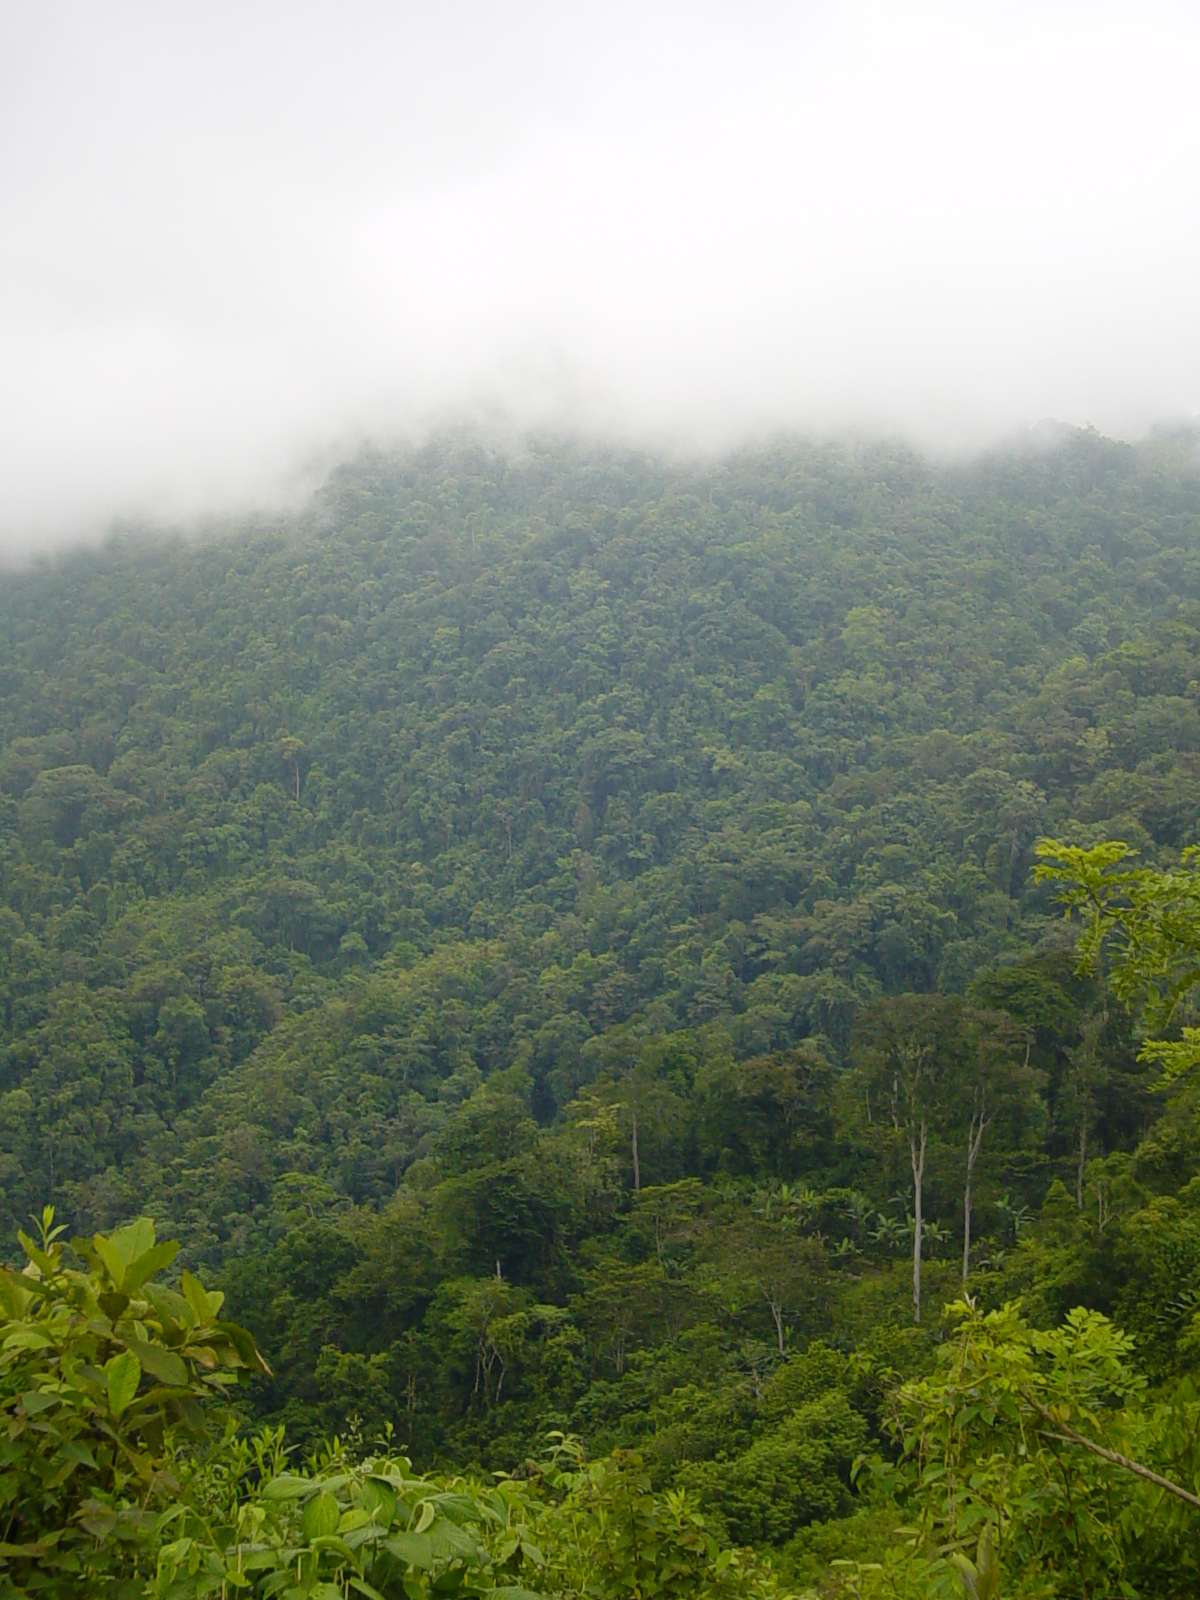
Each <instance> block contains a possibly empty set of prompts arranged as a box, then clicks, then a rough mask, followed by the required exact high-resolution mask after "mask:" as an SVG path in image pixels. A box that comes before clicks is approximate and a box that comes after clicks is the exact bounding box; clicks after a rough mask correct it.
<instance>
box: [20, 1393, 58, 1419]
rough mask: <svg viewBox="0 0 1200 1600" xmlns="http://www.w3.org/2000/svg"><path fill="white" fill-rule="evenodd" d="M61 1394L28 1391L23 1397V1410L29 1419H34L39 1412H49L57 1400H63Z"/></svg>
mask: <svg viewBox="0 0 1200 1600" xmlns="http://www.w3.org/2000/svg"><path fill="white" fill-rule="evenodd" d="M61 1399H62V1396H61V1395H59V1394H48V1393H47V1392H46V1390H45V1389H28V1390H26V1392H25V1393H24V1394H23V1395H22V1396H21V1410H22V1411H23V1412H24V1413H25V1415H26V1416H27V1417H33V1416H36V1415H37V1414H38V1412H39V1411H49V1409H50V1407H51V1406H52V1405H53V1404H54V1403H55V1401H56V1400H61Z"/></svg>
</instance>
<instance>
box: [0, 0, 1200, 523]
mask: <svg viewBox="0 0 1200 1600" xmlns="http://www.w3.org/2000/svg"><path fill="white" fill-rule="evenodd" d="M1198 82H1200V6H1196V5H1194V4H1193V5H1190V6H1179V7H1174V8H1172V7H1166V6H1156V5H1154V4H1151V3H1148V0H1140V3H1137V4H1126V5H1121V6H1104V5H1102V4H1097V3H1091V4H1086V5H1078V6H1075V5H1067V4H1054V3H1053V0H1041V3H1039V4H1031V5H1021V4H1015V3H1014V4H971V3H969V0H956V3H955V4H951V5H922V4H904V3H901V0H892V3H890V4H884V5H854V4H841V5H816V4H812V5H803V4H793V5H772V4H766V3H761V4H755V3H754V0H741V3H731V4H728V5H706V4H703V3H702V0H692V3H690V4H686V5H678V6H675V5H667V4H661V5H655V4H653V3H650V0H641V3H639V4H636V5H624V4H621V3H618V0H591V3H589V4H586V5H585V4H576V5H571V4H568V3H566V0H558V3H555V4H547V5H541V6H539V5H518V4H507V5H506V4H502V3H500V0H491V3H488V4H474V5H473V4H464V3H457V0H425V3H424V4H418V5H403V4H398V3H392V4H384V3H378V4H366V3H361V4H357V5H356V4H353V3H351V0H338V3H337V4H329V5H323V6H318V5H304V4H302V3H299V0H287V3H286V4H278V5H270V4H254V3H251V0H241V3H238V4H231V5H222V4H219V3H216V0H204V3H203V4H201V3H191V4H184V3H179V4H167V5H164V4H162V3H161V0H160V3H157V4H152V5H150V4H147V5H137V4H120V3H118V0H105V3H104V4H100V5H97V4H95V3H94V0H93V3H85V4H55V3H50V0H37V3H33V0H30V3H25V4H23V3H20V0H6V3H3V4H0V547H2V548H5V549H8V550H10V551H12V550H20V549H30V548H39V547H42V546H44V545H45V544H47V543H48V542H54V541H58V540H62V539H65V538H71V537H76V536H80V535H84V534H87V533H89V532H95V531H98V530H99V529H100V528H102V527H103V525H104V524H105V523H106V522H107V520H108V519H110V518H111V517H113V516H128V515H133V516H140V515H146V516H167V517H180V516H188V515H191V514H193V513H197V512H208V511H214V512H220V511H224V510H229V509H236V508H238V507H240V506H243V505H247V506H248V505H250V504H252V503H263V502H265V501H270V500H271V499H272V498H273V497H275V496H278V495H279V494H281V493H284V492H286V491H287V489H288V488H289V486H291V487H293V488H294V486H295V484H296V483H297V482H298V481H301V480H302V479H303V478H304V477H305V476H306V475H309V476H310V475H311V474H312V472H313V471H314V470H316V469H317V468H318V467H319V466H320V465H321V464H322V463H325V462H328V461H329V460H330V459H331V458H332V457H335V456H336V455H338V454H342V453H345V452H347V451H348V450H349V449H351V448H353V446H354V444H355V443H356V442H357V441H358V440H359V439H361V438H363V437H373V438H377V439H382V438H386V437H391V436H394V435H397V434H400V435H412V434H419V433H420V432H421V431H422V430H424V429H427V428H428V427H430V426H434V427H436V426H440V425H444V424H446V423H449V422H457V421H459V420H462V419H463V418H467V419H473V420H475V421H477V422H479V423H481V424H482V425H486V426H504V427H506V428H513V427H516V428H522V427H538V428H545V427H567V428H571V429H575V430H582V431H585V432H595V433H597V434H601V435H605V436H611V437H616V438H621V439H634V440H638V441H641V442H646V443H651V444H656V445H663V446H668V447H669V446H682V447H688V448H690V447H696V446H700V447H705V448H707V447H712V446H716V447H725V446H728V445H732V444H736V443H738V442H740V441H742V440H744V439H746V438H749V437H753V436H755V435H758V434H761V433H763V432H768V431H775V430H779V429H797V430H817V431H830V430H837V429H843V428H854V429H867V430H889V431H899V432H901V433H903V434H906V435H908V436H910V437H912V438H914V439H915V440H916V441H917V442H919V443H921V444H923V445H926V446H929V447H932V448H952V449H958V448H964V447H968V448H969V447H972V446H974V445H977V444H980V443H985V442H987V441H989V440H992V439H994V438H996V437H998V436H1000V435H1003V434H1005V433H1007V432H1009V431H1011V430H1013V429H1014V428H1017V427H1020V426H1021V425H1023V424H1028V423H1033V422H1036V421H1037V420H1039V419H1041V418H1043V417H1048V416H1052V417H1056V418H1059V419H1061V420H1064V421H1068V422H1075V423H1082V422H1091V423H1093V424H1095V425H1096V426H1097V427H1099V428H1101V429H1102V430H1104V431H1106V432H1111V433H1117V434H1122V435H1125V436H1130V435H1133V434H1137V433H1139V432H1142V431H1144V430H1145V428H1146V427H1148V426H1149V425H1151V424H1152V423H1153V422H1155V421H1158V420H1174V419H1177V418H1183V417H1195V416H1196V415H1197V414H1198V413H1200V92H1198V91H1197V87H1196V86H1197V83H1198Z"/></svg>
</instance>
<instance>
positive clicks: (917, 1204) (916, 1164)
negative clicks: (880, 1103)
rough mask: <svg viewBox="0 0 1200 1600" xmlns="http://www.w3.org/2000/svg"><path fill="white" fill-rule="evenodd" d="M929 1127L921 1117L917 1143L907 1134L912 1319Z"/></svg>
mask: <svg viewBox="0 0 1200 1600" xmlns="http://www.w3.org/2000/svg"><path fill="white" fill-rule="evenodd" d="M928 1134H929V1128H928V1124H927V1123H926V1121H925V1118H924V1117H922V1118H921V1137H920V1143H919V1144H918V1141H917V1136H916V1134H915V1133H910V1134H909V1136H908V1153H909V1156H910V1157H911V1159H912V1175H913V1321H914V1322H920V1320H921V1185H922V1183H923V1181H924V1178H925V1143H926V1140H927V1138H928Z"/></svg>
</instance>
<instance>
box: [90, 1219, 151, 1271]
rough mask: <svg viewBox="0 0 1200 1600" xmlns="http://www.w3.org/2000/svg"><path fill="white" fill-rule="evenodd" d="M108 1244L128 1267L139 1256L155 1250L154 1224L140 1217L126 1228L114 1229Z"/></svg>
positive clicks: (127, 1224)
mask: <svg viewBox="0 0 1200 1600" xmlns="http://www.w3.org/2000/svg"><path fill="white" fill-rule="evenodd" d="M97 1237H99V1235H97ZM108 1242H109V1244H111V1245H112V1246H113V1248H114V1249H115V1250H116V1251H117V1253H118V1255H119V1256H120V1257H121V1260H122V1261H123V1262H124V1263H125V1264H126V1266H128V1265H129V1264H130V1262H133V1261H136V1260H137V1259H138V1257H139V1256H144V1255H145V1253H146V1251H147V1250H153V1248H154V1223H153V1222H152V1221H151V1220H150V1218H149V1217H138V1218H136V1219H135V1220H134V1221H133V1222H129V1223H126V1225H125V1227H123V1228H116V1229H114V1230H113V1232H112V1233H110V1234H109V1236H108Z"/></svg>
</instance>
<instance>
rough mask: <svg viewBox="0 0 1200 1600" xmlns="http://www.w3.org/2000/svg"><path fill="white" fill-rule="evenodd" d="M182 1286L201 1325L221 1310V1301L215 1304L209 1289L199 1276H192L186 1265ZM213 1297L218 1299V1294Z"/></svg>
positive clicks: (186, 1298)
mask: <svg viewBox="0 0 1200 1600" xmlns="http://www.w3.org/2000/svg"><path fill="white" fill-rule="evenodd" d="M180 1287H181V1288H182V1289H183V1297H184V1299H185V1300H186V1301H187V1303H188V1305H189V1306H191V1308H192V1310H193V1311H194V1312H195V1314H196V1321H197V1322H198V1323H200V1324H201V1325H203V1324H204V1323H206V1322H210V1321H211V1320H212V1318H213V1317H214V1316H215V1315H216V1314H217V1312H218V1311H219V1310H220V1304H219V1302H218V1304H217V1305H216V1306H213V1304H212V1302H211V1300H210V1298H209V1294H208V1291H207V1289H205V1287H204V1285H203V1284H202V1283H201V1282H200V1280H199V1278H193V1277H192V1275H191V1273H190V1272H189V1271H188V1270H187V1268H186V1267H185V1268H184V1272H183V1278H182V1281H181V1285H180ZM212 1298H213V1299H216V1296H215V1295H214V1296H213V1297H212Z"/></svg>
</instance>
